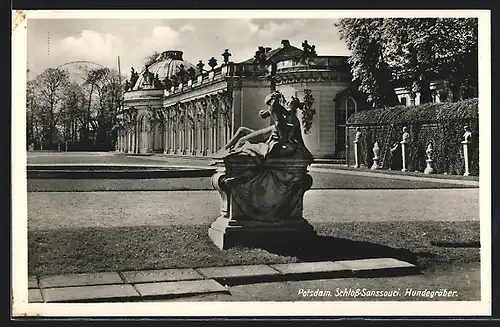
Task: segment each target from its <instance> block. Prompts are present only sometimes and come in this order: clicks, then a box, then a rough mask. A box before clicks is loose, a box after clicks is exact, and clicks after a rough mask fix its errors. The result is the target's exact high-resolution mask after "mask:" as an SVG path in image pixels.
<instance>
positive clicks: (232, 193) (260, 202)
mask: <svg viewBox="0 0 500 327" xmlns="http://www.w3.org/2000/svg"><path fill="white" fill-rule="evenodd" d="M265 103H266V105H268V110H261V111H260V112H259V115H260V117H262V118H263V119H266V118H271V119H272V121H273V123H274V124H273V125H271V126H269V127H266V128H263V129H260V130H257V131H254V130H251V129H249V128H245V127H240V128H239V129H238V131H237V132H236V134H235V135H234V136H233V137H232V138H231V140H230V141H229V142H228V144H227V145H226V146H225V147H224V148H223V149H222V150H221V151H220V152H219V153H218V158H219V161H218V163H217V164H218V166H219V171H218V172H217V173H216V174H215V175H214V176H213V177H212V185H213V186H214V188H215V189H217V190H218V191H219V192H220V194H221V198H222V210H221V216H220V217H219V218H218V219H217V220H216V221H215V222H214V223H213V224H212V225H211V227H210V229H209V236H210V238H211V239H212V240H213V242H214V243H215V244H216V245H217V246H218V247H219V248H224V249H225V248H228V247H231V246H234V245H237V244H246V245H257V244H260V243H267V242H279V241H281V242H296V241H298V240H299V239H300V238H304V237H310V236H312V235H314V229H313V228H312V226H311V225H310V224H309V223H308V222H307V221H306V220H305V219H304V218H303V217H302V208H303V195H304V192H305V191H307V190H308V189H309V188H310V187H311V185H312V178H311V177H310V176H309V175H308V174H307V167H308V166H309V165H310V164H311V163H312V162H313V156H312V155H311V153H310V152H309V150H308V149H307V148H306V146H305V144H304V142H303V139H302V131H301V129H300V128H301V125H300V121H299V120H298V118H297V116H296V111H297V109H302V107H303V104H302V103H301V102H300V100H299V99H298V98H296V97H292V98H291V100H290V101H289V102H288V103H287V102H286V99H285V97H284V96H283V95H282V94H281V93H280V92H273V93H272V94H270V95H269V96H268V97H267V98H266V100H265Z"/></svg>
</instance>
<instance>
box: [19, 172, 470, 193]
mask: <svg viewBox="0 0 500 327" xmlns="http://www.w3.org/2000/svg"><path fill="white" fill-rule="evenodd" d="M310 175H311V176H312V177H313V185H312V189H350V190H356V189H429V188H446V189H449V188H477V186H468V185H460V184H452V183H444V182H442V183H441V182H429V181H421V180H420V181H419V180H402V179H391V178H387V177H384V176H381V177H379V176H376V175H374V176H356V175H345V174H337V173H334V172H331V173H322V172H310ZM27 187H28V192H54V191H58V192H91V191H173V190H213V187H212V184H211V182H210V177H201V178H198V177H195V178H156V179H87V180H84V179H31V178H30V179H28V185H27Z"/></svg>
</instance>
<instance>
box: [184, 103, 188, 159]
mask: <svg viewBox="0 0 500 327" xmlns="http://www.w3.org/2000/svg"><path fill="white" fill-rule="evenodd" d="M183 107H184V110H183V111H184V138H183V141H184V144H183V150H182V154H184V155H185V154H188V153H189V149H188V147H189V145H188V128H189V121H188V120H189V119H188V106H187V104H183Z"/></svg>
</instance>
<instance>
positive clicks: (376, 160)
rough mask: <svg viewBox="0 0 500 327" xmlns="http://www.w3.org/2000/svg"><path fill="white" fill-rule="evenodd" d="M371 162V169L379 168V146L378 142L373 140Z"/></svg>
mask: <svg viewBox="0 0 500 327" xmlns="http://www.w3.org/2000/svg"><path fill="white" fill-rule="evenodd" d="M372 150H373V164H372V168H371V169H374V170H375V169H379V168H380V164H379V160H380V157H379V154H380V147H379V146H378V142H375V143H374V144H373V149H372Z"/></svg>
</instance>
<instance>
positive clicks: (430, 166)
mask: <svg viewBox="0 0 500 327" xmlns="http://www.w3.org/2000/svg"><path fill="white" fill-rule="evenodd" d="M433 153H434V150H433V149H432V142H429V144H427V149H426V150H425V154H426V156H427V160H425V162H426V163H427V167H425V170H424V174H433V173H434V167H433V163H434V160H433V159H432V157H433Z"/></svg>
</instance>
